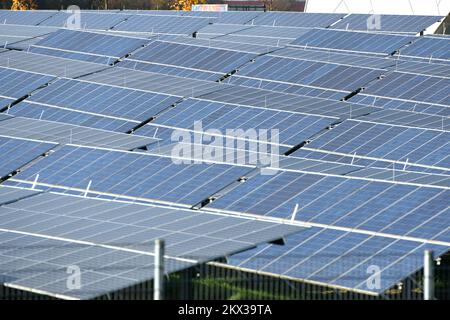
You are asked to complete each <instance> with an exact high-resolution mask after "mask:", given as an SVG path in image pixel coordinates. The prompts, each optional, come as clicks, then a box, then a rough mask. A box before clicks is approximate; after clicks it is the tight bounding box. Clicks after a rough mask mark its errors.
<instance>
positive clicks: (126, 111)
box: [29, 79, 180, 122]
mask: <svg viewBox="0 0 450 320" xmlns="http://www.w3.org/2000/svg"><path fill="white" fill-rule="evenodd" d="M179 99H180V98H179V97H176V96H169V95H164V94H156V93H149V92H143V91H137V90H130V89H125V88H120V87H113V86H107V85H100V84H96V83H89V82H83V81H77V80H69V79H61V80H58V81H56V82H54V83H52V84H51V85H50V86H48V87H46V88H44V89H43V90H40V91H38V92H36V93H35V94H33V96H31V97H30V98H29V101H33V102H38V103H44V104H47V105H53V106H58V107H62V108H66V109H70V110H74V111H82V112H87V113H91V114H99V115H106V116H112V117H117V118H121V119H129V120H136V121H139V122H141V121H145V120H148V119H150V118H151V117H152V116H155V115H157V114H158V113H160V112H161V111H162V110H164V109H166V108H169V107H170V106H171V105H172V104H174V103H175V102H176V101H178V100H179Z"/></svg>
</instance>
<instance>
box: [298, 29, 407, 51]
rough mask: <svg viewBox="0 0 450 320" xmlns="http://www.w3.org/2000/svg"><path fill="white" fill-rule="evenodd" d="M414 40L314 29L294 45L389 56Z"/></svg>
mask: <svg viewBox="0 0 450 320" xmlns="http://www.w3.org/2000/svg"><path fill="white" fill-rule="evenodd" d="M414 40H415V37H412V36H399V35H385V34H373V33H366V32H350V31H340V30H330V29H314V30H312V31H310V32H308V33H306V34H304V35H303V36H300V37H299V38H298V39H296V40H295V41H293V42H292V45H293V46H299V47H312V48H322V49H331V50H342V51H353V52H361V53H368V54H385V55H387V54H391V53H393V52H395V51H396V50H398V49H400V48H402V47H403V46H405V45H407V44H409V43H410V42H412V41H414Z"/></svg>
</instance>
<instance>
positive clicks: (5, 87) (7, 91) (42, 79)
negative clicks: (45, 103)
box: [0, 67, 53, 99]
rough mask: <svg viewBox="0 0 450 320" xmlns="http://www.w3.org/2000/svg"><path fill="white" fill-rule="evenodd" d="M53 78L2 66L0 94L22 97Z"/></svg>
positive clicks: (0, 70) (0, 69)
mask: <svg viewBox="0 0 450 320" xmlns="http://www.w3.org/2000/svg"><path fill="white" fill-rule="evenodd" d="M51 80H53V77H51V76H46V75H42V74H36V73H30V72H24V71H19V70H14V69H8V68H2V67H0V95H2V96H8V97H11V98H16V99H17V98H21V97H23V96H25V95H27V94H29V93H31V92H33V91H34V90H36V89H38V88H39V87H41V86H43V85H45V84H46V83H48V82H50V81H51Z"/></svg>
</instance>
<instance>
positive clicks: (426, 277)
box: [423, 250, 434, 300]
mask: <svg viewBox="0 0 450 320" xmlns="http://www.w3.org/2000/svg"><path fill="white" fill-rule="evenodd" d="M423 298H424V300H433V299H434V258H433V251H432V250H425V255H424V269H423Z"/></svg>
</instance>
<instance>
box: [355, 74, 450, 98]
mask: <svg viewBox="0 0 450 320" xmlns="http://www.w3.org/2000/svg"><path fill="white" fill-rule="evenodd" d="M449 86H450V78H440V77H430V76H424V75H415V74H410V73H402V72H393V73H390V74H388V75H387V76H386V77H385V78H383V79H382V80H380V81H377V82H374V83H373V84H371V85H369V86H368V87H367V89H366V90H364V91H363V93H364V94H371V95H378V96H382V97H387V98H399V99H403V100H410V101H415V102H428V103H436V104H441V105H445V106H450V95H449V94H448V88H449Z"/></svg>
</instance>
